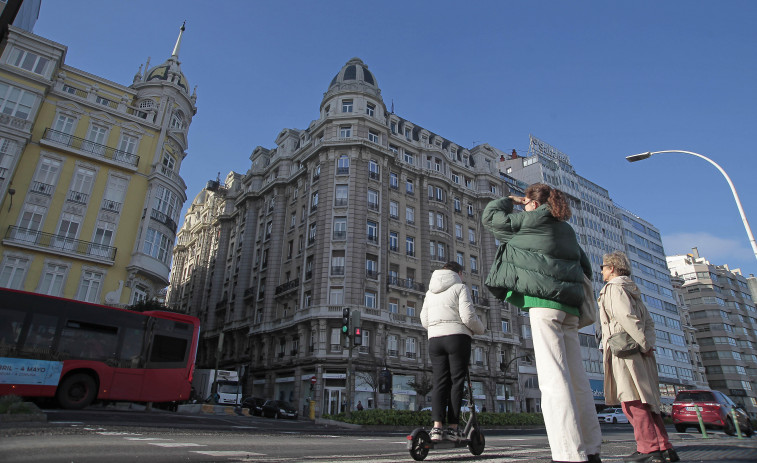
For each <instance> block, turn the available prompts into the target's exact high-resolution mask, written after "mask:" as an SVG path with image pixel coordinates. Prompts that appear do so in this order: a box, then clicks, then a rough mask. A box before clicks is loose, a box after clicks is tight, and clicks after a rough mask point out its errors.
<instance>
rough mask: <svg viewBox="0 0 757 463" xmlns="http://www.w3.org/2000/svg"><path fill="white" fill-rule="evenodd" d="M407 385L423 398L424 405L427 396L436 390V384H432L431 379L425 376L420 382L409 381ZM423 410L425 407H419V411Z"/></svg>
mask: <svg viewBox="0 0 757 463" xmlns="http://www.w3.org/2000/svg"><path fill="white" fill-rule="evenodd" d="M407 385H408V386H410V387H412V388H413V390H414V391H415V393H416V394H418V395H419V396H420V397H422V398H423V405H426V396H427V395H428V393H429V392H431V390H433V389H434V383H433V382H431V379H430V378H429V377H428V376H426V375H423V376H421V379H420V380H415V379H413V380H411V381H409V382H408V383H407ZM421 408H423V407H421V406H420V405H419V407H418V409H421Z"/></svg>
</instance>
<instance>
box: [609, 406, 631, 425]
mask: <svg viewBox="0 0 757 463" xmlns="http://www.w3.org/2000/svg"><path fill="white" fill-rule="evenodd" d="M614 410H615V411H613V412H612V413H609V412H608V413H606V414H605V423H613V424H616V423H628V417H627V416H626V414H625V413H623V409H622V408H615V409H614Z"/></svg>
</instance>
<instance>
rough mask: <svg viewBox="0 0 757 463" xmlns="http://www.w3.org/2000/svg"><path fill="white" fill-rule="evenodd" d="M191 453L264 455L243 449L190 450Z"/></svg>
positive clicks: (232, 455)
mask: <svg viewBox="0 0 757 463" xmlns="http://www.w3.org/2000/svg"><path fill="white" fill-rule="evenodd" d="M190 452H192V453H199V454H201V455H208V456H210V457H251V456H261V457H264V456H266V454H265V453H255V452H247V451H244V450H215V451H214V450H190Z"/></svg>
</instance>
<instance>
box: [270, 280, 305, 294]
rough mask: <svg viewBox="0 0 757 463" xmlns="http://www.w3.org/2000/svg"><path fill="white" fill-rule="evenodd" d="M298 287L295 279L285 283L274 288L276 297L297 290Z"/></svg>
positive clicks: (298, 281)
mask: <svg viewBox="0 0 757 463" xmlns="http://www.w3.org/2000/svg"><path fill="white" fill-rule="evenodd" d="M298 286H300V279H299V278H295V279H294V280H291V281H287V282H286V283H284V284H280V285H278V286H277V287H276V295H277V296H278V295H280V294H283V293H286V292H288V291H289V290H292V289H294V288H297V287H298Z"/></svg>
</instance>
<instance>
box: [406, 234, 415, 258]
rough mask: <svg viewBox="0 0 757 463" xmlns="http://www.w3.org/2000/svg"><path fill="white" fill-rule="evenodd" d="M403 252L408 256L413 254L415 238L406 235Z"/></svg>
mask: <svg viewBox="0 0 757 463" xmlns="http://www.w3.org/2000/svg"><path fill="white" fill-rule="evenodd" d="M405 253H406V254H407V255H408V256H411V257H412V256H415V238H413V237H412V236H408V237H407V238H405Z"/></svg>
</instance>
